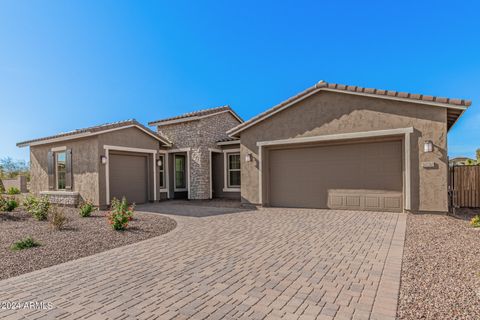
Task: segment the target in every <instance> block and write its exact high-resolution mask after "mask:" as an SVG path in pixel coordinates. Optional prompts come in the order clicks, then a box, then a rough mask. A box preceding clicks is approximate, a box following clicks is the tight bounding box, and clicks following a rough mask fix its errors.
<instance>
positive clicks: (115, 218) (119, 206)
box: [107, 197, 135, 230]
mask: <svg viewBox="0 0 480 320" xmlns="http://www.w3.org/2000/svg"><path fill="white" fill-rule="evenodd" d="M134 210H135V204H133V205H131V206H128V203H127V199H126V198H125V197H123V198H122V201H119V200H118V199H116V198H113V200H112V203H111V205H110V212H109V213H108V214H107V219H108V222H109V223H110V225H111V226H112V228H113V229H114V230H125V229H127V227H128V222H130V221H132V219H133V212H134Z"/></svg>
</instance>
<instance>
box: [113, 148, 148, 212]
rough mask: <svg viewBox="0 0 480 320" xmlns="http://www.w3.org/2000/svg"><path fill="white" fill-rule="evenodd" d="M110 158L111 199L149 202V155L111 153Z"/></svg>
mask: <svg viewBox="0 0 480 320" xmlns="http://www.w3.org/2000/svg"><path fill="white" fill-rule="evenodd" d="M109 158H110V159H109V167H110V172H109V177H110V199H113V198H117V199H122V197H126V198H127V200H128V202H129V203H133V202H134V203H145V202H147V199H148V194H147V190H148V188H147V184H148V182H147V176H148V175H147V171H148V170H147V159H148V158H147V155H140V154H112V153H110V156H109Z"/></svg>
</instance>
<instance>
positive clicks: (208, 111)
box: [148, 105, 243, 126]
mask: <svg viewBox="0 0 480 320" xmlns="http://www.w3.org/2000/svg"><path fill="white" fill-rule="evenodd" d="M227 110H228V111H230V112H232V113H233V114H234V115H235V117H237V118H238V119H239V120H240V121H241V122H243V120H242V118H240V116H239V115H238V114H236V113H235V111H233V109H232V108H231V107H230V106H228V105H225V106H221V107H215V108H210V109H203V110H198V111H194V112H188V113H184V114H181V115H179V116H175V117H171V118H165V119H160V120H156V121H151V122H149V123H148V125H149V126H154V125H157V124H161V123H162V122H167V121H172V120H180V119H185V120H187V119H188V118H192V117H201V116H207V115H210V114H214V113H218V112H222V111H227Z"/></svg>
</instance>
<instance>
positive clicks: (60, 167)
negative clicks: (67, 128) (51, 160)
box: [55, 151, 67, 190]
mask: <svg viewBox="0 0 480 320" xmlns="http://www.w3.org/2000/svg"><path fill="white" fill-rule="evenodd" d="M66 163H67V155H66V152H64V151H63V152H57V153H55V177H56V179H55V180H56V188H57V190H65V185H66V176H67V169H66Z"/></svg>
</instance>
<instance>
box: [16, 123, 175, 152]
mask: <svg viewBox="0 0 480 320" xmlns="http://www.w3.org/2000/svg"><path fill="white" fill-rule="evenodd" d="M129 126H137V127H140V128H141V129H143V130H145V131H146V132H147V133H148V134H150V135H152V136H154V137H156V138H157V139H158V140H160V141H163V142H164V143H166V144H170V143H171V142H170V141H168V139H167V138H165V137H162V136H160V135H159V134H158V133H156V132H155V131H152V130H151V129H149V128H147V127H145V126H144V125H143V124H141V123H140V122H138V121H137V120H135V119H129V120H124V121H118V122H111V123H104V124H101V125H98V126H93V127H88V128H82V129H75V130H73V131H68V132H62V133H59V134H56V135H52V136H48V137H43V138H38V139H32V140H27V141H22V142H19V143H17V146H18V147H25V146H28V145H30V144H32V143H37V142H43V141H47V140H51V139H58V138H64V137H65V138H69V137H71V138H72V139H75V138H77V136H78V135H81V136H83V135H84V134H95V133H99V134H100V133H102V132H103V131H107V130H110V129H117V128H122V127H129Z"/></svg>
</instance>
